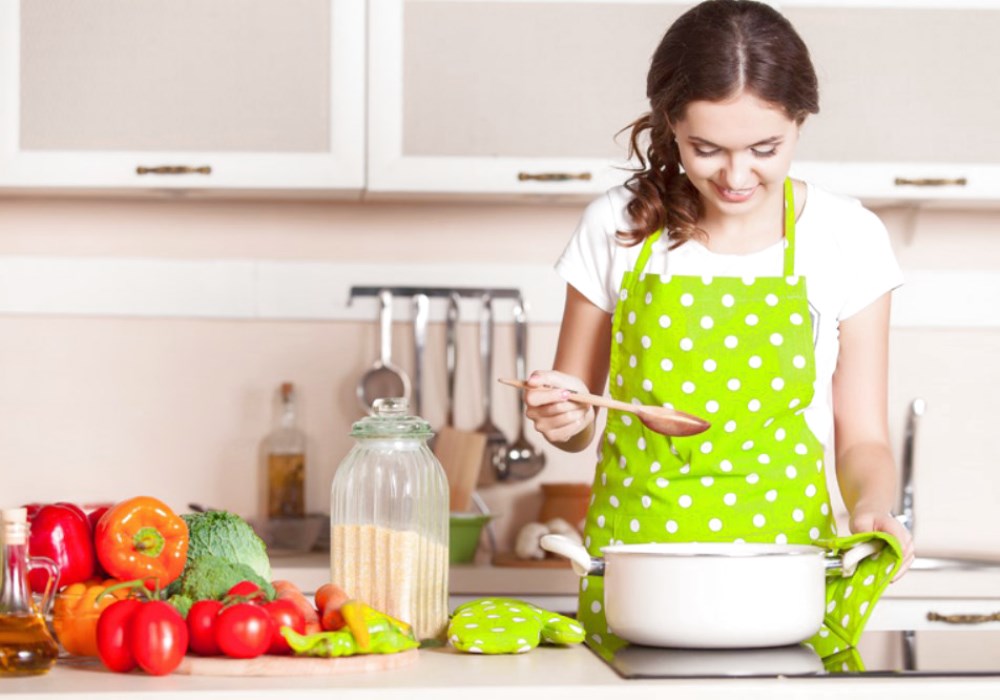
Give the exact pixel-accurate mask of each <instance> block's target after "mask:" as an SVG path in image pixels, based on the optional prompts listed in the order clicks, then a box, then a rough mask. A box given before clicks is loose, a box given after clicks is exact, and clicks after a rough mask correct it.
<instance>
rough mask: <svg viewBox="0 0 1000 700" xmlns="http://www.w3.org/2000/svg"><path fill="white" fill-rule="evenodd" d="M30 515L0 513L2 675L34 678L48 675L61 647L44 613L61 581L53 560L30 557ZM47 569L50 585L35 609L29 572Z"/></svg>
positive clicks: (11, 511)
mask: <svg viewBox="0 0 1000 700" xmlns="http://www.w3.org/2000/svg"><path fill="white" fill-rule="evenodd" d="M28 527H29V525H28V512H27V510H26V509H24V508H11V509H8V510H3V511H0V538H2V540H0V541H2V547H3V557H2V561H3V578H2V580H0V676H33V675H39V674H42V673H46V672H48V670H49V669H50V668H52V665H53V664H54V663H55V662H56V657H57V656H58V654H59V646H58V645H57V644H56V642H55V640H54V639H53V638H52V635H50V634H49V630H48V628H47V627H46V625H45V617H44V615H45V613H47V612H48V611H49V608H50V606H51V604H52V593H53V591H55V589H56V582H57V581H58V580H59V568H58V567H57V566H56V563H55V562H54V561H52V560H51V559H46V558H44V557H29V556H28ZM38 567H41V568H44V569H46V570H47V571H48V572H49V579H48V581H49V583H48V585H47V586H46V588H45V591H44V593H43V594H42V598H41V604H40V606H36V604H35V601H34V599H33V598H32V597H31V588H30V587H29V586H28V571H29V570H30V569H34V568H38Z"/></svg>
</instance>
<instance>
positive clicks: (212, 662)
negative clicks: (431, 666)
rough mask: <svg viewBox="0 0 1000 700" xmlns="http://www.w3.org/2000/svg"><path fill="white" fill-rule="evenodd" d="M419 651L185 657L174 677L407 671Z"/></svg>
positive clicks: (331, 674)
mask: <svg viewBox="0 0 1000 700" xmlns="http://www.w3.org/2000/svg"><path fill="white" fill-rule="evenodd" d="M418 651H419V650H417V649H410V650H409V651H401V652H399V653H396V654H359V655H358V656H341V657H339V658H334V659H318V658H313V657H309V656H267V655H265V656H258V657H257V658H256V659H227V658H224V657H221V656H190V655H189V656H185V657H184V660H183V661H181V665H180V666H178V667H177V670H176V671H175V672H174V673H180V674H184V675H189V676H335V675H338V674H341V673H367V672H369V671H388V670H390V669H394V668H405V667H406V666H412V665H413V664H415V663H416V662H417V655H418Z"/></svg>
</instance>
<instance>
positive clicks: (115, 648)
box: [97, 598, 142, 673]
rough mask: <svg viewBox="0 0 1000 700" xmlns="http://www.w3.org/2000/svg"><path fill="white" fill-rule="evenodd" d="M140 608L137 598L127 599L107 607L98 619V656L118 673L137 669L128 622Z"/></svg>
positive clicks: (140, 604)
mask: <svg viewBox="0 0 1000 700" xmlns="http://www.w3.org/2000/svg"><path fill="white" fill-rule="evenodd" d="M140 607H142V603H141V602H139V601H138V600H136V599H135V598H126V599H125V600H119V601H117V602H115V603H112V604H111V605H109V606H108V607H106V608H105V609H104V610H103V611H102V612H101V616H100V617H99V618H98V619H97V655H98V656H100V657H101V662H102V663H103V664H104V665H105V666H107V667H108V669H110V670H112V671H115V672H117V673H128V672H129V671H131V670H132V669H133V668H135V665H136V664H135V657H133V656H132V640H131V636H130V631H129V625H128V622H129V620H131V618H132V615H133V614H134V613H135V611H136V610H138V609H139V608H140Z"/></svg>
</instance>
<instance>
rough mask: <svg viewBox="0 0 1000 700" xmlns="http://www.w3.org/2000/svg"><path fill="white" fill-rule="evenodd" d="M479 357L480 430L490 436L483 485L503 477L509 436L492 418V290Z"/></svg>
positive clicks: (487, 298) (485, 304) (486, 304)
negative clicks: (481, 378)
mask: <svg viewBox="0 0 1000 700" xmlns="http://www.w3.org/2000/svg"><path fill="white" fill-rule="evenodd" d="M479 359H480V365H481V367H480V369H481V370H482V373H483V381H482V391H483V393H482V400H483V422H482V424H480V426H479V427H478V428H476V430H477V431H478V432H480V433H482V434H483V435H485V436H486V449H485V451H484V452H483V463H482V469H481V470H480V472H479V483H481V484H483V483H490V481H492V480H494V479H499V478H501V476H500V470H501V469H502V467H499V466H498V465H500V464H501V462H502V460H503V459H504V453H505V452H506V450H507V437H506V436H505V435H504V434H503V432H502V431H501V430H500V428H498V427H497V426H496V425H495V424H494V423H493V420H492V418H491V417H490V411H491V408H492V403H493V380H492V378H493V297H492V296H491V295H490V294H488V293H487V294H484V295H483V308H482V312H481V313H480V317H479Z"/></svg>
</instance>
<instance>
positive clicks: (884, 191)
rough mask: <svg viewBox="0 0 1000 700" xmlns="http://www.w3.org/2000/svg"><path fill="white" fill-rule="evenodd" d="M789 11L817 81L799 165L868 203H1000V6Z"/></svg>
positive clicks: (923, 1) (992, 0) (903, 4)
mask: <svg viewBox="0 0 1000 700" xmlns="http://www.w3.org/2000/svg"><path fill="white" fill-rule="evenodd" d="M782 7H783V9H784V12H785V14H786V15H787V16H788V18H789V19H790V20H791V21H792V23H793V24H794V25H795V26H796V27H797V28H798V30H799V32H800V33H801V34H802V36H803V39H804V40H805V42H806V44H807V45H808V46H809V49H810V52H811V54H812V58H813V63H814V64H815V66H816V71H817V74H818V76H819V84H820V106H821V111H820V114H818V115H816V116H815V117H812V118H810V120H809V121H808V122H807V123H806V125H805V127H804V129H803V132H802V141H801V143H800V145H799V150H798V159H797V160H798V167H797V168H796V169H795V170H793V172H797V173H799V174H801V175H802V176H804V177H807V178H809V179H811V180H813V181H816V182H819V183H821V184H823V185H825V186H827V187H829V188H830V189H833V190H836V191H840V192H844V193H849V194H853V195H856V196H859V197H862V198H864V199H866V200H868V201H871V202H893V201H910V200H916V201H919V200H929V201H939V202H943V203H946V204H974V203H990V204H997V203H1000V130H998V129H997V124H1000V91H998V90H997V87H996V85H997V78H996V71H997V67H998V65H1000V64H998V60H997V59H998V54H997V49H996V37H997V36H998V35H1000V2H997V1H996V0H979V1H978V2H977V1H973V2H962V1H961V0H952V1H951V2H944V1H941V0H937V1H932V0H868V1H866V2H860V1H857V0H855V1H846V2H834V1H833V0H826V1H825V2H824V1H819V0H816V1H813V2H809V1H808V0H797V1H791V2H784V3H782Z"/></svg>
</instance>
